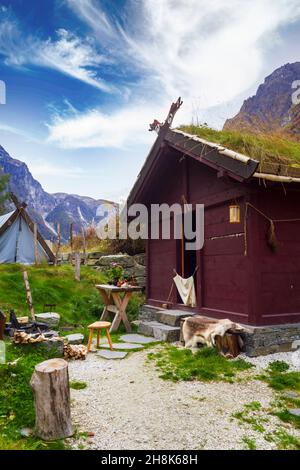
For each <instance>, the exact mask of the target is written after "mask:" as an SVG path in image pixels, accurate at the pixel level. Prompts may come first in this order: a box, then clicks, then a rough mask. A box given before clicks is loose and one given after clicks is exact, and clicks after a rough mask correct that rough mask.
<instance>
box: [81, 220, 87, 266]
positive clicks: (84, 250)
mask: <svg viewBox="0 0 300 470" xmlns="http://www.w3.org/2000/svg"><path fill="white" fill-rule="evenodd" d="M81 233H82V246H83V263H84V264H86V259H87V258H86V238H85V230H84V228H83V227H81Z"/></svg>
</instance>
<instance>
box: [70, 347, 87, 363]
mask: <svg viewBox="0 0 300 470" xmlns="http://www.w3.org/2000/svg"><path fill="white" fill-rule="evenodd" d="M86 355H87V348H86V346H84V344H65V346H64V357H65V358H66V359H83V360H84V359H86Z"/></svg>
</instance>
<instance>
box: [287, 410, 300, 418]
mask: <svg viewBox="0 0 300 470" xmlns="http://www.w3.org/2000/svg"><path fill="white" fill-rule="evenodd" d="M288 412H289V413H290V415H293V416H297V417H300V408H290V409H289V410H288Z"/></svg>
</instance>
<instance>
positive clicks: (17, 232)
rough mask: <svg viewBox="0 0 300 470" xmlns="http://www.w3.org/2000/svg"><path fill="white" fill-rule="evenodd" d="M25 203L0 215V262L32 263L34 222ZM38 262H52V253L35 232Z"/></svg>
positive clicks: (33, 255)
mask: <svg viewBox="0 0 300 470" xmlns="http://www.w3.org/2000/svg"><path fill="white" fill-rule="evenodd" d="M25 207H26V204H21V205H20V204H18V206H17V207H16V210H14V211H12V212H9V213H8V214H4V215H1V216H0V263H22V264H33V263H34V262H35V250H34V223H33V221H32V219H31V218H30V216H29V215H28V213H27V212H26V210H25ZM37 255H38V262H42V261H46V262H53V261H54V254H53V253H52V251H51V250H50V248H49V247H48V245H47V243H46V242H45V240H44V239H43V237H42V236H41V235H40V233H39V232H37Z"/></svg>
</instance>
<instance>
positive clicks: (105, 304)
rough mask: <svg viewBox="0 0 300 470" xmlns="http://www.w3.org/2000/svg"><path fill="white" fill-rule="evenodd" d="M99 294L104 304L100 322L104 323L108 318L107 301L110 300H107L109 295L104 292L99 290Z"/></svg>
mask: <svg viewBox="0 0 300 470" xmlns="http://www.w3.org/2000/svg"><path fill="white" fill-rule="evenodd" d="M99 292H100V295H101V297H102V299H103V302H104V309H103V312H102V314H101V317H100V320H101V321H105V320H106V319H107V317H108V314H109V312H108V309H107V307H108V306H109V303H110V302H109V300H110V299H109V295H108V294H107V293H106V291H105V290H100V289H99Z"/></svg>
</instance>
